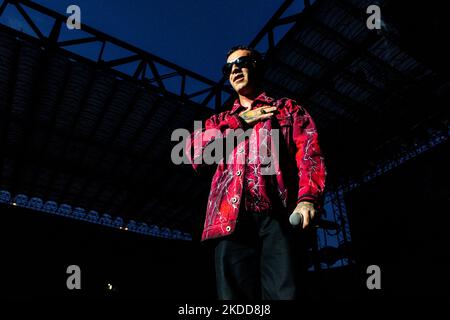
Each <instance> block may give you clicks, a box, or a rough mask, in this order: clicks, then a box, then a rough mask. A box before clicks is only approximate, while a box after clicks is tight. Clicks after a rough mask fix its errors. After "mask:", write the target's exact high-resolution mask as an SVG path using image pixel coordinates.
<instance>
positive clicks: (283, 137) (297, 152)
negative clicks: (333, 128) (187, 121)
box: [186, 93, 326, 240]
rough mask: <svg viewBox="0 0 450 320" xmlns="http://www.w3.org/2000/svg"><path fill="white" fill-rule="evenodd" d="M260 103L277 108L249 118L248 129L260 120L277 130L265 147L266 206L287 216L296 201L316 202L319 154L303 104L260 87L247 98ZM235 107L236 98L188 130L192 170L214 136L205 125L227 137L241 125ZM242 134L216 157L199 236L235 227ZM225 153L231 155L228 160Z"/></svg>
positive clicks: (321, 168)
mask: <svg viewBox="0 0 450 320" xmlns="http://www.w3.org/2000/svg"><path fill="white" fill-rule="evenodd" d="M266 105H270V106H276V107H277V108H278V112H277V113H276V118H275V117H274V118H272V119H269V120H266V121H261V122H259V123H257V124H255V126H254V127H253V130H257V126H261V127H262V126H264V127H268V128H270V129H279V130H280V132H281V133H280V135H279V138H280V139H279V140H280V143H279V148H278V150H273V149H270V151H272V153H269V154H270V155H271V156H272V158H271V159H272V160H271V165H273V166H274V174H272V175H267V176H265V177H266V178H267V179H268V180H269V181H270V184H271V185H272V189H273V190H275V191H274V193H272V196H273V197H275V198H277V199H274V201H273V202H272V203H273V208H271V209H273V210H275V209H276V210H277V211H281V213H280V214H286V219H288V213H289V214H290V213H291V212H292V211H293V210H294V208H295V206H296V205H297V204H298V203H299V202H300V201H304V200H308V201H312V202H314V203H316V204H319V203H320V200H321V197H322V194H323V190H324V187H325V176H326V169H325V164H324V158H323V156H322V153H321V151H320V147H319V141H318V135H317V130H316V127H315V125H314V122H313V120H312V119H311V117H310V115H309V114H308V113H307V112H306V110H305V109H304V108H303V107H301V106H300V105H298V104H297V103H296V102H295V101H293V100H291V99H287V98H283V99H280V100H274V99H272V98H270V97H268V96H266V94H265V93H262V94H261V95H259V96H258V97H257V98H256V99H255V100H254V101H253V103H252V108H258V107H261V106H266ZM241 108H242V106H241V105H240V104H239V100H238V99H237V100H236V102H235V103H234V105H233V107H232V109H231V110H229V111H225V112H222V113H219V114H216V115H213V116H211V117H210V118H209V119H207V120H206V121H205V125H204V128H202V129H201V130H200V129H197V130H195V131H194V132H193V134H192V135H191V137H190V139H188V141H187V148H186V150H187V152H186V155H187V157H188V159H189V160H190V162H191V164H192V166H193V167H194V169H195V170H196V171H197V170H198V169H199V167H200V166H201V165H202V164H199V163H196V162H198V161H199V159H200V158H201V157H202V156H203V152H204V151H205V148H206V147H207V146H209V145H210V144H211V143H212V142H213V141H215V140H216V138H217V135H216V134H212V135H211V131H212V132H216V133H218V134H222V137H227V136H228V135H229V132H230V130H229V129H235V130H236V129H244V130H245V129H246V128H245V127H244V126H243V125H244V123H243V122H242V121H241V120H240V118H239V117H238V113H239V112H240V109H241ZM205 130H208V131H207V132H205ZM248 140H249V139H246V140H245V141H242V142H241V143H239V144H238V145H237V146H236V147H235V148H233V151H232V152H231V154H230V155H229V156H228V157H227V159H228V161H223V160H224V159H223V158H222V160H221V161H220V162H219V163H218V165H217V169H216V172H215V174H214V177H213V179H212V183H211V191H210V194H209V198H208V204H207V209H206V219H205V223H204V229H203V234H202V240H206V239H211V238H217V237H221V236H225V235H229V234H231V233H232V232H233V231H234V229H235V226H236V222H237V220H238V215H239V208H240V203H241V199H242V195H243V188H244V181H243V179H244V176H245V175H244V170H245V168H246V165H245V160H246V159H245V158H246V157H248V152H249V151H248V150H249V148H248V146H249V143H248ZM192 149H193V152H192ZM270 151H269V152H270ZM231 158H232V159H234V161H229V160H230V159H231ZM230 162H232V163H230ZM278 203H279V204H280V206H279V207H277V206H276V205H277V204H278Z"/></svg>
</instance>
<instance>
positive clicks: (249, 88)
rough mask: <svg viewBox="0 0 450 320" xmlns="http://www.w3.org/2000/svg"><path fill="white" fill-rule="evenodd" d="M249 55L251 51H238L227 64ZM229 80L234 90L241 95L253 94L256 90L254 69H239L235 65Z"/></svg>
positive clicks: (229, 58)
mask: <svg viewBox="0 0 450 320" xmlns="http://www.w3.org/2000/svg"><path fill="white" fill-rule="evenodd" d="M249 55H250V51H248V50H236V51H235V52H233V53H232V54H231V55H230V56H229V57H228V59H227V63H229V62H232V61H234V60H236V59H237V58H240V57H243V56H249ZM228 80H230V83H231V86H232V87H233V89H234V90H235V91H236V92H237V93H238V94H240V95H248V94H252V93H254V92H255V90H256V79H255V71H254V69H253V68H250V69H249V68H246V67H244V68H238V67H237V66H236V65H235V64H233V67H232V69H231V73H230V76H229V77H228Z"/></svg>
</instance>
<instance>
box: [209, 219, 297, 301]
mask: <svg viewBox="0 0 450 320" xmlns="http://www.w3.org/2000/svg"><path fill="white" fill-rule="evenodd" d="M299 241H302V240H301V237H300V231H299V229H296V228H294V227H292V226H291V225H290V224H289V222H288V217H287V216H286V215H283V216H276V215H270V214H265V213H257V212H241V213H240V214H239V220H238V223H237V225H236V230H235V231H234V233H233V234H231V235H230V236H227V237H223V238H220V239H218V242H217V244H216V246H215V268H216V284H217V293H218V298H219V299H221V300H235V299H245V300H261V299H264V300H292V299H295V297H296V295H297V282H298V271H300V270H299V268H300V267H301V265H302V263H300V262H299V258H300V259H302V258H304V255H303V254H302V252H300V248H302V246H301V245H299Z"/></svg>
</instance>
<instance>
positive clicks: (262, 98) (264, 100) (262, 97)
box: [230, 92, 274, 114]
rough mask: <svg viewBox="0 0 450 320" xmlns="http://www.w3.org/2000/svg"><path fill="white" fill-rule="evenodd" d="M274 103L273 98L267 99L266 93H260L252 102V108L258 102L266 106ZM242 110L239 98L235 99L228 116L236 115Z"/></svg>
mask: <svg viewBox="0 0 450 320" xmlns="http://www.w3.org/2000/svg"><path fill="white" fill-rule="evenodd" d="M273 101H274V99H273V98H271V97H269V96H268V95H267V94H266V92H262V93H261V94H260V95H259V96H257V97H256V98H255V100H253V102H252V108H253V107H254V106H255V105H256V104H257V103H258V102H262V103H266V104H272V102H273ZM241 108H244V107H243V106H241V103H240V102H239V98H237V99H236V100H234V104H233V107H232V108H231V111H230V114H234V113H236V112H237V111H238V110H239V109H241Z"/></svg>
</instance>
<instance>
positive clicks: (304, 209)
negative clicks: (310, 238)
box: [294, 201, 316, 229]
mask: <svg viewBox="0 0 450 320" xmlns="http://www.w3.org/2000/svg"><path fill="white" fill-rule="evenodd" d="M294 213H296V214H300V215H302V216H303V225H302V229H305V228H306V227H308V226H309V224H310V223H311V221H312V220H313V219H314V217H315V215H316V209H315V208H314V204H313V203H312V202H308V201H302V202H300V203H299V204H297V207H295V209H294Z"/></svg>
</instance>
